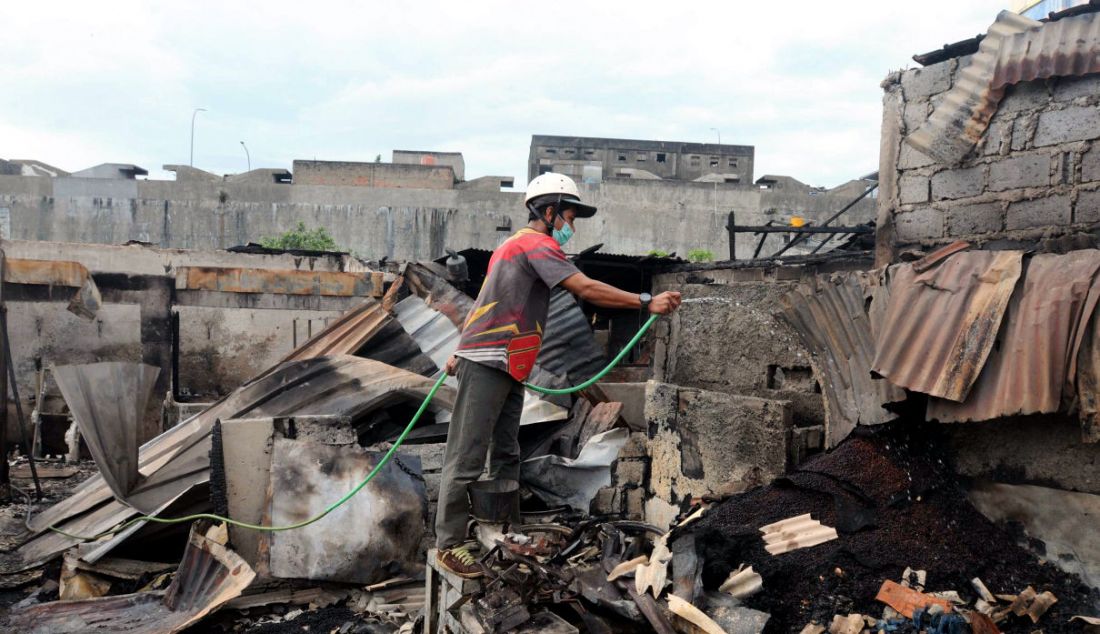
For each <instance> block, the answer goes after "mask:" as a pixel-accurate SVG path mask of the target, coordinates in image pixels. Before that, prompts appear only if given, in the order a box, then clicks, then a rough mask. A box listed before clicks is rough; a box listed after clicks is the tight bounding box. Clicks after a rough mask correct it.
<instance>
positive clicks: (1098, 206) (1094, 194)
mask: <svg viewBox="0 0 1100 634" xmlns="http://www.w3.org/2000/svg"><path fill="white" fill-rule="evenodd" d="M1073 221H1074V222H1100V190H1098V189H1094V190H1092V191H1081V192H1078V194H1077V205H1076V206H1074V208H1073Z"/></svg>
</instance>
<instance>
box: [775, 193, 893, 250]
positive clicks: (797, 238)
mask: <svg viewBox="0 0 1100 634" xmlns="http://www.w3.org/2000/svg"><path fill="white" fill-rule="evenodd" d="M876 188H878V182H876V183H875V184H874V185H871V186H870V187H868V188H867V189H865V190H863V193H862V194H860V195H859V196H857V197H856V199H855V200H853V201H852V202H850V203H848V204H847V205H844V208H843V209H841V210H840V211H838V212H836V213H835V214H833V215H831V216H829V218H828V219H827V220H825V222H823V223H821V225H820V227H825V226H827V225H828V224H829V223H830V222H832V221H834V220H836V219H837V218H839V217H840V215H841V214H842V213H844V212H846V211H848V210H849V209H851V208H852V207H854V206H855V204H856V203H858V202H859V201H861V200H863V199H864V198H866V197H867V194H870V193H871V192H873V191H875V189H876ZM795 233H801V232H797V231H796V232H795ZM820 233H844V232H841V231H832V232H825V231H822V232H820ZM850 233H856V232H854V231H852V232H850ZM803 239H805V237H804V236H801V235H799V236H795V238H794V240H791V241H790V242H788V243H787V244H786V245H784V246H783V248H782V249H780V250H778V251H776V252H775V253H773V254H772V256H771V257H773V258H777V257H779V256H781V255H783V254H784V253H786V252H787V250H788V249H790V248H791V247H793V246H794V245H796V244H798V243H800V242H802V240H803Z"/></svg>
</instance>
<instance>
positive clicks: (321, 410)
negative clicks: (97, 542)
mask: <svg viewBox="0 0 1100 634" xmlns="http://www.w3.org/2000/svg"><path fill="white" fill-rule="evenodd" d="M432 383H433V381H431V380H430V379H427V378H425V377H422V376H419V375H416V374H412V373H410V372H406V371H404V370H400V369H397V368H393V367H390V366H388V365H386V364H384V363H380V362H377V361H372V360H369V359H361V358H358V357H352V356H333V357H322V358H318V359H306V360H303V361H299V362H295V363H285V364H282V365H280V366H278V367H277V368H275V369H274V370H272V371H271V372H269V373H268V374H266V375H264V376H263V377H261V378H260V379H257V380H254V381H252V382H250V383H248V384H246V385H244V386H242V387H241V388H239V389H237V390H236V391H234V392H233V393H232V394H230V395H229V396H227V397H226V398H224V399H222V400H221V401H219V402H218V403H215V404H214V405H213V406H212V407H211V408H209V409H207V410H206V411H204V412H202V413H201V414H198V415H197V416H195V417H194V418H192V419H191V420H189V421H187V422H186V423H184V424H182V425H180V426H178V427H175V428H173V429H171V430H169V431H168V432H165V433H164V434H161V435H160V436H158V437H157V438H156V439H154V440H153V441H151V442H150V443H149V444H147V445H146V447H149V446H150V445H152V444H153V443H155V442H156V441H158V440H161V443H159V444H157V445H155V446H153V447H152V448H151V449H152V450H153V451H152V452H150V453H155V459H151V460H149V461H148V462H145V461H143V464H149V465H150V466H155V467H156V468H155V470H150V471H149V475H148V476H147V478H146V480H145V481H144V482H142V483H140V484H139V486H138V487H137V488H135V489H134V490H133V491H132V492H131V494H130V495H129V496H127V498H126V500H127V502H128V503H129V504H126V503H123V502H120V501H117V500H114V499H112V498H111V497H110V492H109V490H108V489H107V487H106V486H104V485H103V481H102V479H100V480H99V483H98V487H97V488H92V487H87V488H85V487H80V488H79V489H78V490H77V492H75V493H74V494H73V495H72V496H70V497H69V498H67V499H65V500H63V501H62V502H60V503H59V504H56V505H54V506H53V507H51V508H49V509H47V510H46V511H44V512H43V513H42V514H40V515H38V516H36V517H35V518H34V519H33V520H32V522H31V528H32V529H33V530H35V531H38V532H39V533H41V532H42V531H45V530H46V529H47V527H48V526H50V525H51V524H58V525H59V527H60V528H62V529H63V530H66V531H67V532H72V533H76V534H79V535H91V534H96V533H99V532H101V531H104V530H108V529H110V528H111V527H113V526H115V525H116V524H117V523H118V522H120V521H122V520H125V519H127V518H129V517H132V516H135V515H137V514H138V513H139V511H141V512H147V513H148V512H157V511H158V509H160V508H162V507H163V506H165V505H166V504H168V503H170V502H171V501H172V500H174V499H175V498H177V497H178V496H179V495H180V494H182V493H184V492H186V491H187V490H189V489H190V488H191V487H194V486H196V485H199V484H202V483H205V482H207V481H208V480H209V479H210V471H209V467H210V456H209V454H210V431H211V429H212V427H213V425H214V421H216V420H219V419H222V420H227V419H230V418H245V417H264V416H307V415H334V416H348V417H352V418H355V417H358V416H361V415H363V414H366V413H368V412H370V411H372V410H375V409H378V408H381V407H387V406H389V405H392V404H394V403H396V402H400V401H412V402H416V403H419V402H420V401H421V400H423V398H424V397H425V396H426V395H427V394H428V392H429V391H430V390H431V387H432ZM432 404H433V407H435V408H444V409H447V410H449V409H451V408H452V407H453V406H454V391H453V390H450V389H446V388H445V389H441V390H440V391H439V392H438V393H437V394H436V397H435V400H434V401H433V403H432ZM162 439H164V440H162ZM143 453H144V452H143ZM143 457H144V456H143ZM150 458H154V456H152V455H151V456H150ZM102 492H106V496H103V495H102ZM95 493H99V494H100V496H99V497H98V498H97V497H93V494H95ZM104 498H106V499H104ZM108 500H109V501H108ZM104 502H106V503H105V504H104ZM92 509H94V511H92V513H90V514H88V515H87V516H84V515H81V514H82V513H84V512H86V511H89V510H92ZM76 543H79V540H73V539H69V538H67V537H63V536H60V535H57V534H54V533H50V534H47V535H40V536H39V537H37V538H36V539H34V540H32V541H30V542H28V543H27V544H25V545H24V546H23V547H21V548H20V549H19V555H20V557H21V560H22V561H21V565H22V566H24V567H30V566H34V565H37V564H39V563H42V562H45V561H48V560H49V559H51V558H53V557H55V556H56V555H58V554H59V553H61V552H62V551H64V550H65V549H66V548H68V547H70V546H73V545H75V544H76Z"/></svg>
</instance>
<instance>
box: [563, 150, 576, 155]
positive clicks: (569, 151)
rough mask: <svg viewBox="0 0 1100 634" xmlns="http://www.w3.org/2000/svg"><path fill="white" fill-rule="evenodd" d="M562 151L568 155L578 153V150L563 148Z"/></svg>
mask: <svg viewBox="0 0 1100 634" xmlns="http://www.w3.org/2000/svg"><path fill="white" fill-rule="evenodd" d="M561 153H562V154H564V155H566V156H573V155H574V154H576V153H577V151H576V150H562V151H561Z"/></svg>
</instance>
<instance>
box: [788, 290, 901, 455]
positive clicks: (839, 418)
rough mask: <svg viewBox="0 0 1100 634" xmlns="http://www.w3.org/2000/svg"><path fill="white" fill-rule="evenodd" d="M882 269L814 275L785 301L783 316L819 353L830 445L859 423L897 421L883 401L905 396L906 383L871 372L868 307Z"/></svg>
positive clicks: (816, 354)
mask: <svg viewBox="0 0 1100 634" xmlns="http://www.w3.org/2000/svg"><path fill="white" fill-rule="evenodd" d="M880 274H881V273H880V272H875V271H871V272H866V273H865V272H851V273H840V274H836V275H833V276H830V277H828V278H826V277H824V276H820V277H815V278H811V279H810V280H809V281H807V282H804V283H803V284H801V285H799V287H798V288H797V289H795V290H794V291H792V292H791V293H789V294H788V295H786V296H785V297H783V299H782V300H781V302H782V304H783V312H782V314H781V315H782V317H783V318H784V319H785V320H786V321H787V323H789V324H790V325H791V326H792V327H793V328H794V330H795V331H796V332H797V333H798V335H799V337H800V338H801V339H802V343H803V345H805V346H806V348H807V349H809V351H810V353H811V354H812V355H813V361H814V368H815V370H816V371H817V372H819V373H821V374H822V376H821V380H820V384H821V393H822V397H823V399H824V401H825V422H826V438H827V441H828V446H830V447H832V446H835V445H836V444H837V443H839V442H840V441H841V440H843V439H844V438H845V437H847V436H848V434H849V433H851V431H852V429H854V428H855V426H856V425H858V424H864V425H875V424H879V423H884V422H886V421H889V420H892V419H893V418H894V417H893V415H891V414H890V413H889V412H887V411H886V410H885V409H883V407H882V406H883V404H884V403H891V402H894V401H900V400H902V399H904V398H905V393H904V392H903V391H902V390H901V389H900V388H898V387H896V386H894V385H893V384H891V383H890V382H888V381H885V380H882V379H876V378H873V377H872V376H871V361H872V360H873V359H874V356H875V341H874V337H873V336H872V329H871V320H870V318H869V317H868V315H867V311H866V309H865V306H866V305H867V304H868V303H873V301H875V300H872V299H871V298H872V294H873V288H875V287H878V286H879V284H878V282H877V277H878V276H879V275H880ZM869 300H870V301H869Z"/></svg>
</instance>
